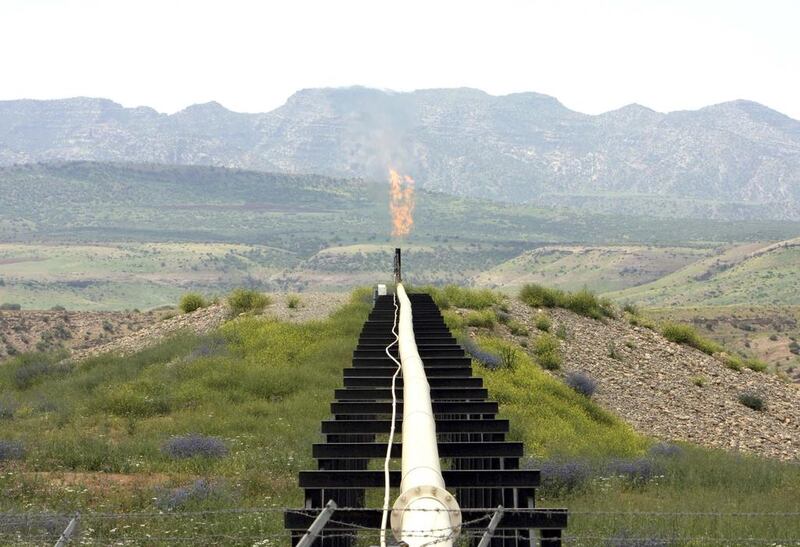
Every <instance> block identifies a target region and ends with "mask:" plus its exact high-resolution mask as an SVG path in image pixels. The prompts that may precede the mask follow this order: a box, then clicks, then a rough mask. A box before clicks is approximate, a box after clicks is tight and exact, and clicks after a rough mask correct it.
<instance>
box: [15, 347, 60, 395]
mask: <svg viewBox="0 0 800 547" xmlns="http://www.w3.org/2000/svg"><path fill="white" fill-rule="evenodd" d="M61 357H63V355H61V354H36V353H26V354H23V355H20V356H19V357H17V359H16V362H15V363H13V364H12V365H11V367H15V368H14V376H13V379H14V385H15V386H16V387H17V389H28V388H29V387H31V386H33V385H35V384H37V383H39V381H41V380H43V379H44V378H45V377H47V376H64V375H66V374H69V373H70V372H71V371H72V369H73V368H74V364H73V363H72V362H71V361H59V360H58V359H60V358H61Z"/></svg>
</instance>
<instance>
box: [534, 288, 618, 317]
mask: <svg viewBox="0 0 800 547" xmlns="http://www.w3.org/2000/svg"><path fill="white" fill-rule="evenodd" d="M519 298H520V300H522V301H523V302H525V303H526V304H528V305H529V306H531V307H534V308H542V307H544V308H555V307H559V308H566V309H568V310H570V311H572V312H574V313H577V314H579V315H584V316H586V317H591V318H592V319H601V318H603V317H614V315H615V313H614V305H613V303H612V302H611V301H610V300H608V299H606V298H597V296H595V294H594V293H592V292H591V291H589V290H588V289H581V290H580V291H578V292H575V293H568V292H564V291H562V290H559V289H550V288H547V287H543V286H541V285H537V284H535V283H530V284H528V285H525V286H524V287H522V289H521V290H520V293H519Z"/></svg>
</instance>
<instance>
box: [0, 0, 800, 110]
mask: <svg viewBox="0 0 800 547" xmlns="http://www.w3.org/2000/svg"><path fill="white" fill-rule="evenodd" d="M349 85H364V86H370V87H378V88H385V89H394V90H398V91H407V90H413V89H422V88H433V87H462V86H467V87H476V88H480V89H483V90H485V91H487V92H489V93H492V94H495V95H502V94H507V93H513V92H519V91H537V92H540V93H546V94H549V95H553V96H555V97H557V98H558V99H559V100H560V101H561V102H562V103H564V104H565V105H566V106H568V107H569V108H572V109H574V110H578V111H581V112H587V113H592V114H596V113H600V112H604V111H607V110H613V109H615V108H619V107H620V106H623V105H626V104H629V103H633V102H636V103H640V104H643V105H645V106H649V107H651V108H654V109H656V110H659V111H662V112H665V111H672V110H682V109H694V108H699V107H702V106H705V105H708V104H714V103H719V102H723V101H728V100H732V99H738V98H744V99H751V100H754V101H758V102H761V103H764V104H766V105H767V106H770V107H772V108H775V109H777V110H780V111H782V112H784V113H786V114H788V115H790V116H792V117H794V118H796V119H800V1H798V0H749V1H742V0H662V1H657V0H639V1H634V0H607V1H604V0H586V1H583V0H574V1H573V0H554V1H545V0H540V1H535V0H530V1H512V0H486V1H483V2H471V1H469V0H461V1H452V2H451V1H444V0H440V1H436V0H425V1H418V0H399V1H395V2H384V1H380V0H370V1H366V0H365V1H354V0H319V1H312V0H292V1H284V2H271V1H267V0H263V1H247V0H224V1H210V0H191V1H188V0H187V1H184V0H135V1H134V0H102V1H101V0H0V99H19V98H36V99H49V98H62V97H71V96H92V97H106V98H109V99H113V100H115V101H117V102H120V103H122V104H123V105H125V106H140V105H147V106H152V107H154V108H156V109H157V110H159V111H161V112H169V113H171V112H175V111H177V110H180V109H182V108H184V107H186V106H188V105H190V104H194V103H199V102H207V101H211V100H216V101H219V102H220V103H222V104H223V105H225V106H226V107H228V108H230V109H232V110H237V111H242V112H263V111H267V110H271V109H273V108H275V107H277V106H280V105H281V104H283V102H285V100H286V99H287V98H288V97H289V96H290V95H291V94H292V93H293V92H295V91H296V90H298V89H302V88H306V87H322V86H349Z"/></svg>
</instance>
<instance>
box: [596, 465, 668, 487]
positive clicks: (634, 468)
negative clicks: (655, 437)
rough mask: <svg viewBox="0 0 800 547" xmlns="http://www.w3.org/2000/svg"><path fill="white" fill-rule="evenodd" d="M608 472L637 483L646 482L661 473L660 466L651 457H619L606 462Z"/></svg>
mask: <svg viewBox="0 0 800 547" xmlns="http://www.w3.org/2000/svg"><path fill="white" fill-rule="evenodd" d="M606 473H607V474H608V475H610V476H613V477H619V478H622V479H625V480H627V481H630V482H632V483H633V484H636V485H641V484H644V483H646V482H648V481H650V480H651V479H653V477H655V476H656V475H658V474H659V469H658V466H656V464H655V462H653V460H651V459H649V458H636V459H632V460H629V459H618V460H611V461H610V462H608V464H606Z"/></svg>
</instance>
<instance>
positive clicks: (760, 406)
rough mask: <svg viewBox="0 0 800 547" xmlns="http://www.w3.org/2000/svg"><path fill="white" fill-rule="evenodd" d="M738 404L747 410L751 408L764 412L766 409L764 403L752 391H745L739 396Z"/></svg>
mask: <svg viewBox="0 0 800 547" xmlns="http://www.w3.org/2000/svg"><path fill="white" fill-rule="evenodd" d="M739 402H740V403H742V404H743V405H744V406H746V407H747V408H752V409H753V410H758V411H761V410H764V409H765V408H766V404H765V403H764V399H763V398H762V397H761V396H760V395H758V394H757V393H753V392H752V391H745V392H743V393H740V394H739Z"/></svg>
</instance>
